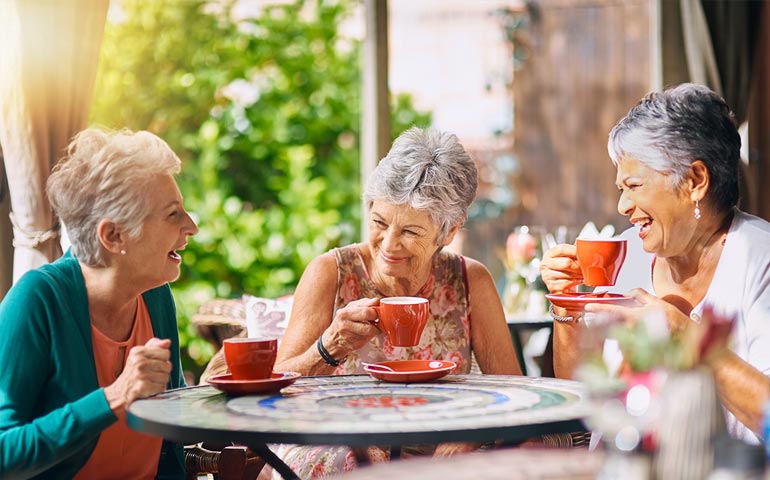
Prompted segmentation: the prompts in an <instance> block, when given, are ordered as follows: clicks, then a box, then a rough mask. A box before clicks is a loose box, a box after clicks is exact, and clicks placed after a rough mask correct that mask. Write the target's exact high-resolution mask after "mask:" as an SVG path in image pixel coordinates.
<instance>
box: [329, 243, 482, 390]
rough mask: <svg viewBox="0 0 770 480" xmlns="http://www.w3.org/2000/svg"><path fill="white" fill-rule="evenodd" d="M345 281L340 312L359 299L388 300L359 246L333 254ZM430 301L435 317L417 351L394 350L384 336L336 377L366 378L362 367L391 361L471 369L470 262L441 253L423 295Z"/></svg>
mask: <svg viewBox="0 0 770 480" xmlns="http://www.w3.org/2000/svg"><path fill="white" fill-rule="evenodd" d="M333 252H334V255H335V257H336V259H337V268H338V270H339V278H338V280H337V299H336V301H335V311H336V309H338V308H342V307H344V306H345V305H347V304H348V303H350V302H351V301H353V300H357V299H359V298H382V297H384V296H385V295H383V294H382V293H380V292H379V291H378V290H377V287H375V285H374V282H372V280H371V277H370V276H369V272H367V270H366V266H365V265H364V260H363V258H362V257H361V253H360V250H359V246H358V245H349V246H346V247H343V248H337V249H335V250H333ZM416 296H418V297H422V298H427V299H428V301H429V302H430V318H429V319H428V323H427V325H426V326H425V330H424V331H423V334H422V338H421V339H420V343H419V344H418V345H417V346H415V347H394V346H393V345H392V344H391V343H390V341H389V340H388V337H387V336H386V335H385V334H384V333H381V334H379V335H378V336H376V337H374V338H373V339H372V340H371V341H370V342H369V343H367V344H366V345H364V346H363V347H362V348H360V349H359V350H357V351H355V352H353V353H352V354H350V355H348V357H347V359H346V360H345V362H343V363H342V364H341V365H340V366H339V367H337V369H336V370H335V372H334V373H335V374H336V375H344V374H351V373H366V372H365V371H364V370H363V367H362V366H361V362H367V363H372V362H382V361H391V360H410V359H415V360H448V361H451V362H455V363H456V364H457V368H455V369H454V370H453V371H452V373H468V372H470V370H471V340H470V322H471V312H470V301H469V299H468V278H467V274H466V271H465V260H464V259H463V257H462V256H460V255H456V254H453V253H449V252H444V251H440V252H439V253H437V254H436V255H434V257H433V273H432V274H431V276H430V278H429V279H428V281H427V282H426V283H425V285H423V287H422V288H421V289H420V291H419V292H418V293H417V295H416Z"/></svg>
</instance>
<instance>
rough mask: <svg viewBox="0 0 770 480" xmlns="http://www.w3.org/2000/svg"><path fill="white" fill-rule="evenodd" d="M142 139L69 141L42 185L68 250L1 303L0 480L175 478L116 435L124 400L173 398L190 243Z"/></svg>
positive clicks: (177, 455) (139, 441) (90, 135)
mask: <svg viewBox="0 0 770 480" xmlns="http://www.w3.org/2000/svg"><path fill="white" fill-rule="evenodd" d="M179 170H180V161H179V159H178V158H177V156H176V155H175V154H174V153H173V151H171V149H170V148H169V147H168V145H167V144H166V143H165V142H164V141H163V140H161V139H160V138H158V137H156V136H155V135H153V134H151V133H148V132H137V133H132V132H129V131H125V130H124V131H120V132H116V133H106V132H103V131H100V130H96V129H89V130H85V131H83V132H81V133H80V134H78V135H77V136H76V137H75V139H74V140H73V142H72V143H71V144H70V146H69V148H68V151H67V155H66V156H65V158H64V159H63V160H62V161H61V162H59V164H58V165H57V166H56V167H55V169H54V171H53V173H52V174H51V176H50V178H49V180H48V185H47V190H48V196H49V199H50V201H51V205H52V206H53V208H54V210H55V211H56V213H57V215H58V216H59V218H60V219H61V221H62V222H63V223H64V225H65V226H66V228H67V232H68V235H69V238H70V241H71V244H72V246H71V249H70V250H69V251H68V252H67V254H65V255H64V256H63V257H62V258H60V259H58V260H57V261H55V262H53V263H51V264H49V265H45V266H43V267H41V268H39V269H37V270H33V271H30V272H28V273H26V274H25V275H24V276H23V277H22V278H21V279H19V281H18V282H17V283H16V284H15V285H14V286H13V288H11V290H10V291H9V292H8V294H7V295H6V297H5V299H4V300H3V302H2V303H0V365H2V370H1V373H0V478H4V479H7V478H32V477H41V478H106V477H111V478H153V477H155V478H183V477H184V464H183V460H182V446H181V445H175V444H171V443H168V442H164V441H163V440H162V439H160V438H157V437H152V436H148V435H143V434H140V433H138V432H135V431H133V430H131V429H130V428H128V427H127V425H126V423H125V409H126V407H127V406H128V405H129V404H130V403H131V402H132V401H134V400H136V399H138V398H144V397H147V396H150V395H153V394H156V393H158V392H161V391H164V390H166V389H169V388H178V387H182V386H184V378H183V376H182V369H181V364H180V360H179V339H178V334H177V325H176V309H175V306H174V300H173V298H172V296H171V291H170V289H169V286H168V282H171V281H174V280H175V279H176V278H178V276H179V268H180V264H181V256H180V255H179V253H178V251H181V250H183V249H184V247H185V246H186V245H187V238H188V237H189V236H191V235H194V234H195V233H196V232H197V227H196V225H195V223H194V221H193V220H192V219H191V218H190V216H189V215H188V214H187V212H186V211H185V209H184V207H183V204H182V196H181V194H180V192H179V189H178V187H177V185H176V181H175V179H174V175H175V174H177V173H178V172H179Z"/></svg>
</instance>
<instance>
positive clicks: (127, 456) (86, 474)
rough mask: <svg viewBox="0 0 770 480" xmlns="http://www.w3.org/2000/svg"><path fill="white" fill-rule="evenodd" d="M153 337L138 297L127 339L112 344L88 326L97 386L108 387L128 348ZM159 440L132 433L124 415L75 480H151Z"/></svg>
mask: <svg viewBox="0 0 770 480" xmlns="http://www.w3.org/2000/svg"><path fill="white" fill-rule="evenodd" d="M152 337H153V331H152V323H151V322H150V314H149V312H148V311H147V305H146V304H145V303H144V299H143V298H142V297H141V296H140V297H139V304H138V305H137V309H136V318H135V319H134V328H133V329H132V331H131V335H130V336H129V338H128V340H126V341H124V342H116V341H114V340H112V339H110V338H108V337H107V336H105V335H104V334H103V333H102V332H100V331H99V330H97V328H96V327H94V326H93V325H91V338H92V341H93V345H94V360H95V361H96V376H97V378H98V381H99V387H102V388H103V387H106V386H108V385H110V384H112V383H113V382H114V381H115V379H117V378H118V376H119V375H120V373H121V372H122V371H123V367H124V366H125V364H126V360H127V359H128V352H129V351H130V350H131V348H132V347H134V346H137V345H144V344H145V343H147V341H148V340H149V339H151V338H152ZM162 443H163V439H162V438H161V437H155V436H152V435H145V434H143V433H139V432H137V431H135V430H132V429H131V428H129V427H128V425H127V424H126V414H125V413H121V414H120V415H118V421H117V422H115V423H113V424H112V425H110V426H109V427H108V428H107V429H105V430H104V431H102V434H101V435H100V436H99V441H98V442H97V444H96V448H95V449H94V451H93V453H92V454H91V456H90V457H89V458H88V462H86V464H85V465H84V466H83V468H81V469H80V471H79V472H78V474H77V475H76V476H75V479H77V480H80V479H92V478H99V479H111V478H114V479H119V478H134V479H145V478H155V475H156V474H157V471H158V461H159V459H160V449H161V444H162Z"/></svg>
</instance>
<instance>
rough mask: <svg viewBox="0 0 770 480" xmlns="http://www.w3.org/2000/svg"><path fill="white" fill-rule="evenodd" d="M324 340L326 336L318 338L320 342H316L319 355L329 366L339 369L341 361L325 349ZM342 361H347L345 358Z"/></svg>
mask: <svg viewBox="0 0 770 480" xmlns="http://www.w3.org/2000/svg"><path fill="white" fill-rule="evenodd" d="M323 338H324V336H323V335H321V336H320V337H318V341H317V342H315V344H316V347H318V353H319V354H320V355H321V358H323V360H324V362H326V364H327V365H331V366H332V367H339V366H340V361H339V360H337V359H335V358H334V357H332V354H331V353H329V351H328V350H326V347H324V342H323ZM342 360H343V361H344V360H345V359H344V358H343V359H342Z"/></svg>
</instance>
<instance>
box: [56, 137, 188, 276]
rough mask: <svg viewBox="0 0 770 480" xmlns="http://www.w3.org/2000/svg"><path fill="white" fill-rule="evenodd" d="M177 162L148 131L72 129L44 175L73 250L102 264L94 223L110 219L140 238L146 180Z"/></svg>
mask: <svg viewBox="0 0 770 480" xmlns="http://www.w3.org/2000/svg"><path fill="white" fill-rule="evenodd" d="M180 168H181V162H180V161H179V158H178V157H177V156H176V154H175V153H174V152H173V151H172V150H171V148H170V147H169V146H168V144H167V143H166V142H164V141H163V140H161V139H160V138H158V137H157V136H155V135H154V134H152V133H150V132H144V131H142V132H136V133H133V132H131V131H129V130H120V131H117V132H107V131H103V130H99V129H96V128H89V129H87V130H84V131H82V132H80V133H79V134H77V135H76V136H75V138H74V139H73V140H72V142H71V143H70V144H69V146H68V147H67V153H66V155H65V157H64V158H62V159H61V161H59V163H58V164H57V165H56V166H55V167H54V169H53V171H52V173H51V176H50V177H48V183H47V186H46V189H47V191H48V198H49V200H50V202H51V206H52V207H53V209H54V211H55V212H56V214H57V215H58V216H59V218H60V219H61V221H62V222H63V223H64V225H65V226H66V227H67V234H68V235H69V238H70V242H71V244H72V254H73V255H74V256H75V257H77V258H78V259H79V260H81V261H82V262H84V263H85V264H87V265H90V266H104V265H105V258H104V252H103V251H102V247H101V244H100V242H99V238H98V235H97V226H98V225H99V222H100V221H102V220H104V219H110V220H112V221H113V222H115V223H116V224H118V225H120V226H121V227H122V228H124V229H125V231H126V234H127V235H128V236H129V238H139V236H140V235H141V233H142V225H143V224H144V220H145V219H146V218H147V216H148V215H149V214H150V209H151V208H152V205H150V204H149V202H148V201H147V197H148V195H147V194H148V193H149V189H150V186H151V183H150V180H152V179H153V178H155V177H157V176H158V175H175V174H177V173H179V170H180Z"/></svg>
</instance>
